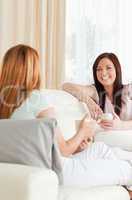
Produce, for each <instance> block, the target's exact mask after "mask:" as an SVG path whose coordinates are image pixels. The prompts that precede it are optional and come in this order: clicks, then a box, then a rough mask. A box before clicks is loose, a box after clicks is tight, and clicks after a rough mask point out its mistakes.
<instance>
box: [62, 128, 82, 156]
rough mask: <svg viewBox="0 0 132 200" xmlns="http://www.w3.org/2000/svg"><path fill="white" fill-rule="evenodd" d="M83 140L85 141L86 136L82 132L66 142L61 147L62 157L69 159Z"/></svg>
mask: <svg viewBox="0 0 132 200" xmlns="http://www.w3.org/2000/svg"><path fill="white" fill-rule="evenodd" d="M83 140H84V134H83V133H82V132H81V131H80V132H78V133H77V134H76V135H74V136H73V137H72V138H70V139H69V140H67V141H65V143H63V145H61V147H60V150H61V153H62V155H63V156H66V157H67V156H69V155H72V154H74V153H75V152H76V151H77V149H78V148H79V145H80V144H81V143H82V141H83Z"/></svg>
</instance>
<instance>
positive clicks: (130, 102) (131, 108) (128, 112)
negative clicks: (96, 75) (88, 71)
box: [88, 84, 132, 120]
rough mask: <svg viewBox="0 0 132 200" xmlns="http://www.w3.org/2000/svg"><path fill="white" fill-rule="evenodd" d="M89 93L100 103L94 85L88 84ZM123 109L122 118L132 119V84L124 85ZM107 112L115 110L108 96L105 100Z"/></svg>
mask: <svg viewBox="0 0 132 200" xmlns="http://www.w3.org/2000/svg"><path fill="white" fill-rule="evenodd" d="M88 89H89V93H88V95H89V96H90V97H92V98H93V99H94V100H95V102H96V103H99V96H98V93H97V90H96V88H95V86H94V85H90V86H88ZM121 99H122V109H121V113H120V119H121V120H132V84H128V85H123V90H122V97H121ZM105 112H106V113H112V112H114V107H113V104H112V103H111V101H110V99H109V98H108V97H107V96H106V101H105Z"/></svg>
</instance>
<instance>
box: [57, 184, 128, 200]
mask: <svg viewBox="0 0 132 200" xmlns="http://www.w3.org/2000/svg"><path fill="white" fill-rule="evenodd" d="M75 199H76V200H80V199H82V200H106V199H107V200H129V199H130V198H129V194H128V192H127V190H125V189H124V188H123V187H121V186H101V187H100V186H98V187H91V188H86V189H82V188H79V187H61V188H60V193H59V200H75Z"/></svg>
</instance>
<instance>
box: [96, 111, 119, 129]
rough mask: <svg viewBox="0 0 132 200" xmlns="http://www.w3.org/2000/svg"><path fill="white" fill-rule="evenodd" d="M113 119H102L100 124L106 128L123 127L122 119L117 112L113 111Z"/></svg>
mask: <svg viewBox="0 0 132 200" xmlns="http://www.w3.org/2000/svg"><path fill="white" fill-rule="evenodd" d="M113 116H114V118H113V120H102V121H101V122H100V123H99V124H100V126H101V127H102V128H104V129H106V130H112V129H119V128H120V127H121V122H122V121H121V120H120V118H119V117H118V115H117V114H116V113H113Z"/></svg>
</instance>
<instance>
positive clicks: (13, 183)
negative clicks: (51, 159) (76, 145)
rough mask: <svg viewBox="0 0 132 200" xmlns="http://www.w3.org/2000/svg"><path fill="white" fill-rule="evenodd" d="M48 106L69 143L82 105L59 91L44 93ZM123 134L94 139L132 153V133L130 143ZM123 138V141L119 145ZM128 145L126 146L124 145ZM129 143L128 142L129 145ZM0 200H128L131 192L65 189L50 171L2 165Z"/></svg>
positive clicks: (114, 188) (82, 111) (112, 188)
mask: <svg viewBox="0 0 132 200" xmlns="http://www.w3.org/2000/svg"><path fill="white" fill-rule="evenodd" d="M44 95H45V96H46V97H48V100H49V103H50V104H52V105H54V106H55V108H56V112H57V120H58V123H59V125H60V128H61V129H62V131H63V134H64V137H65V138H66V139H68V138H69V137H71V136H72V135H73V134H74V133H75V120H76V119H81V118H82V117H83V116H84V114H85V113H86V108H85V106H84V105H83V104H81V103H80V102H78V101H77V99H76V98H74V97H73V96H71V95H70V94H68V93H66V92H64V91H60V90H44ZM123 137H124V133H121V132H116V133H115V134H114V135H113V134H112V133H109V134H104V133H103V132H102V133H100V134H98V135H97V136H96V137H95V140H98V141H102V140H103V141H105V142H106V143H108V144H110V145H117V144H118V145H119V146H123V147H125V148H126V149H129V150H132V145H131V142H129V141H130V138H132V137H131V132H130V131H128V132H127V137H128V140H126V135H125V140H124V139H123V140H121V138H123ZM119 138H120V141H119ZM124 141H125V142H124ZM126 141H127V142H126ZM0 199H1V200H75V199H76V200H80V199H82V200H106V199H107V200H129V199H130V198H129V195H128V192H127V191H126V190H125V189H124V188H123V187H121V186H103V187H91V188H87V189H82V188H78V187H77V188H75V187H69V188H68V187H62V186H59V185H58V178H57V176H56V174H55V173H54V172H53V171H51V170H45V169H40V168H36V167H29V166H23V165H16V164H7V163H1V164H0Z"/></svg>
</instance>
